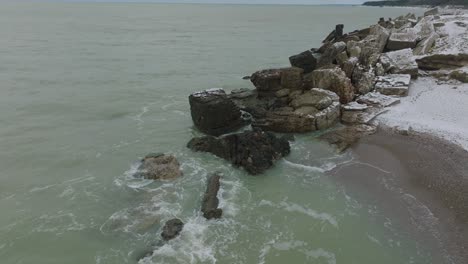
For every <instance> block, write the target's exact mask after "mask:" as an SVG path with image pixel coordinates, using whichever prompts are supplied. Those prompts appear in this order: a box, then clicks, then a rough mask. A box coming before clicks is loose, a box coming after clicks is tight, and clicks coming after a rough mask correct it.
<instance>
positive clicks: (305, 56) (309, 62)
mask: <svg viewBox="0 0 468 264" xmlns="http://www.w3.org/2000/svg"><path fill="white" fill-rule="evenodd" d="M317 56H318V55H314V53H312V51H310V50H307V51H304V52H302V53H299V54H297V55H294V56H291V57H289V62H290V63H291V66H294V67H298V68H301V69H303V70H304V73H309V72H312V71H313V70H315V68H316V67H317Z"/></svg>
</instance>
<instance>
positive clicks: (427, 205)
mask: <svg viewBox="0 0 468 264" xmlns="http://www.w3.org/2000/svg"><path fill="white" fill-rule="evenodd" d="M350 151H351V152H352V154H353V157H354V159H353V160H352V161H351V162H349V163H347V164H344V165H342V166H340V167H338V168H336V169H334V170H333V171H331V172H330V175H331V176H332V177H333V178H334V179H336V182H337V184H339V185H343V186H344V188H345V189H346V190H352V191H354V192H355V193H360V194H362V197H360V198H362V199H367V200H372V201H375V205H376V206H379V207H380V208H382V210H384V211H385V212H386V214H387V215H389V217H390V218H391V219H392V220H396V221H397V222H398V224H399V227H398V228H402V229H404V231H405V232H409V233H411V234H412V235H414V237H415V238H416V239H418V240H419V241H420V242H421V243H422V244H425V245H429V246H430V247H433V248H434V250H433V254H434V255H433V263H468V252H467V251H466V245H468V196H467V195H466V193H467V191H468V165H467V164H466V160H468V152H467V151H466V150H464V149H463V148H462V147H460V146H458V145H455V144H453V143H450V142H448V141H444V140H441V139H439V138H436V137H434V136H431V135H429V134H422V133H411V134H410V135H402V134H397V133H392V132H389V130H382V129H380V131H378V132H377V133H376V134H374V135H372V136H368V137H365V138H363V139H362V140H361V141H360V143H358V144H357V145H356V146H354V147H353V148H352V149H351V150H350ZM358 198H359V197H358Z"/></svg>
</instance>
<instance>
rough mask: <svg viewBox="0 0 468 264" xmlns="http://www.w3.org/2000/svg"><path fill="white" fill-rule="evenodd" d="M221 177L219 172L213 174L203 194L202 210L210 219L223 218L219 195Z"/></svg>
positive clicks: (204, 215)
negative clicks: (219, 206)
mask: <svg viewBox="0 0 468 264" xmlns="http://www.w3.org/2000/svg"><path fill="white" fill-rule="evenodd" d="M219 179H220V176H219V175H218V174H215V175H212V176H211V177H210V178H209V179H208V183H207V186H206V191H205V195H204V196H203V201H202V209H201V211H202V212H203V217H205V218H206V219H208V220H210V219H213V218H216V219H218V218H221V215H222V214H223V210H222V209H220V208H218V205H219V199H218V197H217V196H218V191H219V187H220V184H219Z"/></svg>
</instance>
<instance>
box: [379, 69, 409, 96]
mask: <svg viewBox="0 0 468 264" xmlns="http://www.w3.org/2000/svg"><path fill="white" fill-rule="evenodd" d="M376 80H377V82H376V84H375V90H376V91H377V92H380V93H381V94H384V95H397V96H407V95H408V91H409V85H410V82H411V76H410V75H409V74H389V75H385V76H378V77H377V78H376Z"/></svg>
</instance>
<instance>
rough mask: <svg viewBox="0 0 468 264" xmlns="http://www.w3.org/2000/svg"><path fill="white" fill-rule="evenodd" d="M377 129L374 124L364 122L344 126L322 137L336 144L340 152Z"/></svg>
mask: <svg viewBox="0 0 468 264" xmlns="http://www.w3.org/2000/svg"><path fill="white" fill-rule="evenodd" d="M376 131H377V129H376V128H375V127H374V126H369V125H364V124H359V125H352V126H344V127H341V128H338V129H335V130H332V131H328V132H326V133H325V134H323V135H321V136H320V139H322V140H325V141H327V142H328V143H329V144H331V145H334V146H335V147H336V148H337V150H338V151H339V152H343V151H345V150H346V149H347V148H349V147H350V146H352V145H353V144H355V143H356V142H358V141H359V139H360V138H361V137H363V136H365V135H371V134H374V133H375V132H376Z"/></svg>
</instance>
